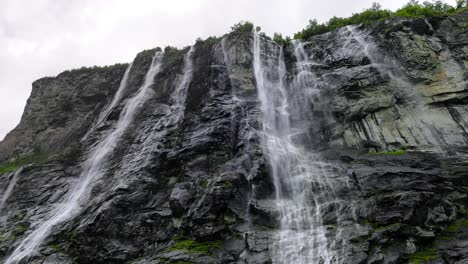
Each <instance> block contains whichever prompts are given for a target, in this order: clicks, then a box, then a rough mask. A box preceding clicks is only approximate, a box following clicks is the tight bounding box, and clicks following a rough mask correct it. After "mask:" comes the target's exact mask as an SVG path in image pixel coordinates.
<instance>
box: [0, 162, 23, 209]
mask: <svg viewBox="0 0 468 264" xmlns="http://www.w3.org/2000/svg"><path fill="white" fill-rule="evenodd" d="M22 170H23V168H19V169H18V170H17V171H15V173H13V175H12V176H11V179H10V182H9V183H8V186H7V188H6V189H5V191H4V192H3V194H2V199H1V200H0V212H1V211H2V210H3V208H4V207H5V205H6V202H7V200H8V198H9V197H10V195H11V192H12V191H13V188H15V185H16V181H17V180H18V176H19V175H20V174H21V171H22Z"/></svg>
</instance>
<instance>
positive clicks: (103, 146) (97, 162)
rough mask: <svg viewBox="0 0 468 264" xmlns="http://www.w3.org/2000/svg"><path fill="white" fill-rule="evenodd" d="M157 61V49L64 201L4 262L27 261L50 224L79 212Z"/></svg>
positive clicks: (137, 105)
mask: <svg viewBox="0 0 468 264" xmlns="http://www.w3.org/2000/svg"><path fill="white" fill-rule="evenodd" d="M161 62H162V54H161V53H160V52H157V53H156V54H155V56H154V57H153V60H152V62H151V66H150V68H149V70H148V72H147V74H146V79H145V82H144V84H143V86H142V87H140V89H139V91H138V93H137V94H136V95H135V96H134V97H133V98H131V99H129V100H128V101H127V102H126V104H125V106H124V109H123V110H122V112H121V114H120V117H119V120H118V121H117V124H116V125H115V128H114V129H113V131H112V132H111V133H110V134H108V135H107V136H106V137H105V138H104V139H103V140H102V141H101V142H99V144H98V145H97V146H96V148H94V149H93V150H92V152H91V153H90V155H89V158H88V159H87V160H86V161H85V162H84V164H83V171H82V172H81V174H80V176H79V178H78V180H77V182H76V184H75V185H74V186H72V189H71V190H70V191H69V193H68V195H67V198H66V199H65V201H63V203H62V204H60V205H59V206H58V208H57V209H56V210H55V211H54V212H53V214H52V215H51V216H50V217H49V218H48V220H46V221H45V222H42V223H40V224H38V226H37V227H36V229H35V230H34V231H32V232H31V233H29V234H28V235H27V236H26V237H25V238H24V239H23V240H22V241H21V243H20V244H19V245H18V246H17V247H16V249H15V250H14V251H13V253H12V254H11V255H10V257H9V258H8V259H7V260H6V262H5V263H6V264H13V263H19V262H20V261H25V260H27V259H28V258H29V257H30V256H31V255H33V254H34V253H35V252H36V250H37V249H38V247H39V246H40V245H41V244H42V242H43V241H44V239H45V238H47V236H48V235H49V234H50V232H51V230H52V228H53V227H54V226H56V225H57V224H60V223H62V222H64V221H66V220H69V219H70V218H72V217H74V216H75V215H76V214H78V213H79V212H80V210H81V207H82V205H83V203H84V202H85V201H86V200H87V198H88V195H89V192H90V190H91V189H92V188H93V186H94V183H95V182H96V181H97V180H98V179H99V178H100V177H101V176H102V174H103V169H104V165H105V162H106V160H107V157H108V156H109V155H110V154H111V153H112V152H113V150H114V149H115V147H116V146H117V143H118V141H119V140H120V138H121V136H122V135H123V133H124V132H125V131H126V129H127V127H128V126H129V125H130V124H131V123H132V121H133V119H134V118H135V115H136V113H137V111H138V110H139V109H140V107H141V106H142V105H143V104H144V102H145V101H146V100H147V99H149V97H150V95H151V89H150V87H151V85H152V84H153V82H154V78H155V76H156V74H158V72H159V71H160V68H161Z"/></svg>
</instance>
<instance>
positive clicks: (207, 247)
mask: <svg viewBox="0 0 468 264" xmlns="http://www.w3.org/2000/svg"><path fill="white" fill-rule="evenodd" d="M217 248H221V241H209V242H198V241H195V240H180V241H177V242H176V243H175V245H173V246H172V247H170V248H169V250H170V251H173V250H186V251H188V252H189V253H202V254H208V253H210V252H211V250H213V249H217Z"/></svg>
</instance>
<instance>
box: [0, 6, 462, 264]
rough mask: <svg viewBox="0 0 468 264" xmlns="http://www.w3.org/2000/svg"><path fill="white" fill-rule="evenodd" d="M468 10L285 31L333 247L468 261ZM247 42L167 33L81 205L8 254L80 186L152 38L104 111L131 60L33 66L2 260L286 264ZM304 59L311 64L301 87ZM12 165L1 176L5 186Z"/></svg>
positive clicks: (369, 256) (131, 91)
mask: <svg viewBox="0 0 468 264" xmlns="http://www.w3.org/2000/svg"><path fill="white" fill-rule="evenodd" d="M467 23H468V13H467V12H464V13H459V14H456V15H454V16H450V17H433V18H428V19H412V20H410V19H395V20H388V21H383V22H380V23H378V24H376V25H373V26H350V27H347V28H342V29H339V30H336V31H333V32H330V33H326V34H323V35H319V36H314V37H312V38H311V39H309V40H308V41H306V42H303V43H298V42H296V43H292V44H291V45H288V46H285V47H283V51H284V55H283V56H284V62H285V70H286V74H285V76H284V80H283V81H284V83H285V85H286V86H287V87H288V88H289V90H288V91H289V93H290V94H288V97H289V98H290V104H289V106H288V108H289V110H288V111H289V113H290V122H291V126H292V127H294V128H299V127H301V129H302V130H300V131H301V133H297V134H294V135H291V137H292V138H293V139H292V141H298V139H297V138H303V137H307V138H310V140H309V141H307V142H309V144H308V145H307V146H304V148H305V149H307V151H308V152H311V153H314V155H317V156H318V157H320V160H321V161H322V162H321V172H320V173H321V174H320V175H322V176H324V175H325V178H326V182H327V184H328V185H327V186H328V187H329V188H330V193H333V199H331V198H330V200H326V201H320V204H317V203H316V204H315V206H319V205H320V206H319V211H320V214H321V217H320V219H321V221H320V225H321V227H320V228H323V230H324V236H325V238H326V242H325V244H326V248H327V250H328V251H329V253H330V256H331V260H330V263H374V264H377V263H426V262H427V263H466V262H467V261H468V245H467V241H468V222H467V221H468V219H467V217H468V213H467V212H468V208H467V206H468V203H467V202H468V199H467V194H468V182H467V179H468V163H467V160H468V158H467V154H468V145H467V144H468V134H467V133H468V101H467V100H468V99H467V98H468V86H467V78H468V75H467V72H468V71H467V66H468V55H467V54H468V48H467V47H468V45H467V44H468V35H467V34H468V33H467V32H466V24H467ZM253 41H254V39H253V35H252V34H251V33H242V32H232V33H230V34H227V35H225V36H224V37H223V38H222V39H213V38H210V39H208V40H206V41H198V42H197V43H196V44H195V45H194V46H193V48H192V49H190V50H189V49H188V48H186V49H183V50H171V49H166V50H165V52H164V54H163V61H162V65H161V70H160V72H159V73H157V74H156V75H155V76H152V78H153V81H154V84H153V85H151V87H150V93H149V98H148V99H147V100H146V101H145V102H144V103H142V104H141V105H139V108H138V111H137V113H136V115H135V118H134V119H133V121H132V122H131V123H130V124H129V125H128V127H127V128H126V129H125V131H124V132H123V133H122V136H121V137H119V138H118V141H117V143H116V145H115V146H114V149H113V151H112V153H111V154H110V155H109V157H108V158H107V159H106V161H105V163H104V164H103V165H102V166H101V167H102V168H103V169H102V170H100V173H101V174H102V177H99V178H98V179H96V180H95V181H93V182H92V184H90V185H89V186H90V187H89V190H88V192H89V195H87V196H83V197H81V198H82V199H81V200H80V201H81V203H80V204H81V207H80V208H79V209H78V211H77V212H76V215H75V216H74V217H72V218H71V219H67V221H62V222H58V223H57V224H56V225H54V226H53V227H52V228H51V229H50V232H48V233H47V234H45V235H44V240H43V241H42V242H41V243H40V245H37V247H35V248H33V250H32V251H31V252H29V253H28V254H27V256H26V257H25V258H23V259H22V260H21V261H19V262H15V261H14V262H11V256H12V254H14V250H15V248H16V247H18V245H20V243H21V242H22V241H24V240H27V239H28V238H29V237H31V234H32V233H33V232H34V231H35V230H37V229H38V227H40V226H41V224H43V223H44V222H45V221H46V220H47V219H50V218H52V217H54V216H55V215H56V213H55V211H56V210H57V208H58V207H60V206H61V204H63V203H64V201H67V195H69V194H70V190H71V189H72V188H73V186H77V185H79V184H80V182H81V181H82V178H80V173H81V171H82V166H83V162H85V161H86V160H87V159H89V155H90V153H92V151H93V149H95V147H96V145H97V144H99V142H101V141H102V140H105V139H106V138H107V137H108V136H109V135H110V134H111V133H112V131H114V130H115V129H116V124H117V123H118V121H119V119H120V118H121V117H122V113H125V111H127V110H126V105H127V103H128V102H129V100H131V99H132V98H134V96H135V95H136V94H137V93H138V91H139V89H140V88H141V86H142V85H143V83H144V82H145V76H146V75H147V72H148V70H149V68H150V65H151V61H152V57H153V55H154V54H155V52H156V51H157V49H155V50H148V51H143V52H141V53H139V54H138V55H137V56H136V58H135V60H134V61H133V63H132V66H131V68H130V72H129V75H128V80H127V83H126V85H125V88H124V90H122V97H121V99H120V100H119V102H117V104H115V107H113V108H112V109H110V111H109V114H108V115H106V116H105V118H104V120H103V122H99V123H98V122H97V121H98V117H99V116H100V113H102V112H103V111H105V110H106V108H107V107H108V106H109V105H110V103H111V101H112V100H113V98H114V96H115V94H116V93H117V90H118V88H119V84H120V81H121V79H122V77H123V76H124V72H125V70H126V69H127V67H128V65H115V66H111V67H106V68H94V69H80V70H74V71H67V72H64V73H62V74H60V75H58V76H57V77H54V78H44V79H40V80H38V81H36V82H35V83H34V84H33V90H32V93H31V96H30V99H29V100H28V103H27V106H26V108H25V111H24V114H23V117H22V119H21V122H20V124H19V125H18V127H17V128H15V129H14V130H13V131H12V132H10V133H9V134H8V135H7V136H6V138H5V139H4V140H3V141H2V142H0V161H3V163H2V164H7V163H8V164H20V162H19V161H18V160H24V159H25V158H24V157H29V158H27V159H26V160H27V161H28V162H26V163H27V164H26V165H24V166H23V168H22V170H21V171H20V172H19V173H18V174H17V175H16V176H17V177H15V180H16V183H15V185H14V189H13V191H12V192H11V194H10V196H9V197H2V199H6V200H5V201H6V202H5V205H4V208H2V209H1V210H2V211H1V212H0V215H1V220H2V221H1V225H0V258H1V259H2V261H3V262H6V263H8V262H9V261H10V263H138V264H146V263H154V264H156V263H281V262H282V260H281V259H279V258H278V255H277V254H276V253H275V252H278V249H277V248H275V247H276V246H277V245H278V243H277V242H278V241H277V240H278V236H277V234H278V232H279V231H280V230H281V229H282V228H283V227H282V225H281V223H280V220H279V219H280V218H281V214H282V212H280V211H279V210H278V205H277V199H278V198H277V197H276V196H275V194H276V193H277V191H275V187H277V186H278V183H277V182H275V180H274V179H273V178H272V176H271V175H272V171H271V166H270V163H269V161H270V160H269V158H270V156H271V155H267V153H265V149H264V147H263V145H262V144H263V143H262V132H261V131H262V125H263V124H262V121H261V120H262V115H264V114H265V113H264V112H262V111H263V110H262V109H261V107H260V102H259V96H258V89H257V88H258V80H256V75H255V72H254V66H253V62H254V59H255V58H254V57H255V56H254V53H253ZM261 43H262V48H263V51H265V52H264V53H263V54H262V56H261V57H260V58H261V59H263V60H266V59H268V56H270V57H271V56H277V55H275V54H274V53H270V52H268V51H269V48H267V47H270V46H272V47H273V48H275V45H276V44H274V43H272V41H271V40H269V39H268V38H267V37H265V36H261ZM276 49H279V47H277V46H276ZM303 72H308V73H310V77H308V78H305V79H304V80H305V83H301V84H300V85H299V84H298V83H297V82H298V80H301V79H300V78H299V76H300V74H301V73H303ZM185 84H186V85H185ZM295 87H296V88H297V87H299V88H300V89H293V88H295ZM296 104H301V105H307V106H308V108H307V109H306V110H305V111H304V110H301V111H299V110H297V109H298V108H296V107H295V105H296ZM280 110H281V109H278V111H280ZM298 131H299V130H298ZM37 154H40V156H41V157H44V156H45V157H47V159H46V160H44V159H43V158H42V159H41V160H40V162H39V160H35V157H36V156H37ZM18 157H19V158H18ZM15 159H16V160H15ZM311 162H314V161H311ZM21 164H24V162H23V163H21ZM18 169H19V166H18ZM0 173H1V172H0ZM14 173H15V170H14V169H10V170H9V171H8V172H4V173H3V174H1V175H0V189H1V190H6V189H7V188H8V185H9V184H10V179H12V178H13V175H14ZM312 182H314V179H312ZM312 186H314V188H313V189H311V190H310V192H311V193H315V194H317V195H318V196H320V192H324V191H325V189H324V188H321V187H323V186H315V185H312ZM327 190H328V189H327ZM320 197H322V196H320ZM323 197H329V196H323ZM330 197H331V196H330ZM314 210H315V209H314ZM310 239H314V238H313V237H311V238H310ZM296 246H297V247H299V248H300V247H301V245H296ZM302 250H303V251H304V250H305V251H307V250H313V248H304V249H302ZM324 261H325V260H324ZM304 263H307V262H304Z"/></svg>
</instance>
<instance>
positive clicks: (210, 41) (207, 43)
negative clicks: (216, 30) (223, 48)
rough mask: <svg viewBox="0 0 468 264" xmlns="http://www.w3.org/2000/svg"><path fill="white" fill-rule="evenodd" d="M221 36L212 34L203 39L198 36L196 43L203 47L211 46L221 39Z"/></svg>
mask: <svg viewBox="0 0 468 264" xmlns="http://www.w3.org/2000/svg"><path fill="white" fill-rule="evenodd" d="M221 39H222V38H221V37H216V36H211V37H208V38H207V39H205V40H203V39H201V38H197V40H196V45H201V46H202V47H203V48H207V47H211V46H213V45H215V44H217V43H219V42H220V41H221Z"/></svg>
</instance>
